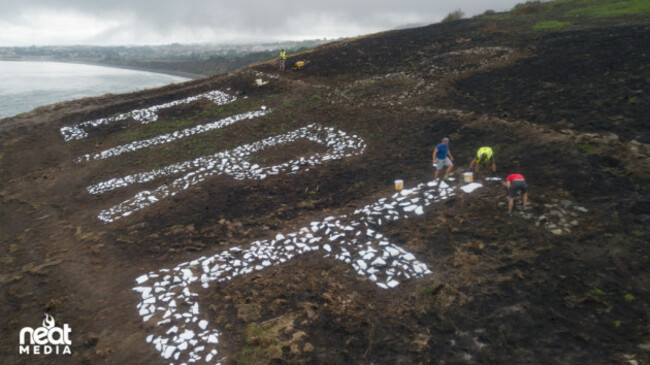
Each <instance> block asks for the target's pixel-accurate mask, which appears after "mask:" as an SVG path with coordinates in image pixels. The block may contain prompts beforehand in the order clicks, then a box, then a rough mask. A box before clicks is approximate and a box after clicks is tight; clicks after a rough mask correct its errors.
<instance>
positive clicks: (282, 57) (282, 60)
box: [280, 49, 287, 71]
mask: <svg viewBox="0 0 650 365" xmlns="http://www.w3.org/2000/svg"><path fill="white" fill-rule="evenodd" d="M286 61H287V51H285V50H284V49H282V50H281V51H280V71H284V63H285V62H286Z"/></svg>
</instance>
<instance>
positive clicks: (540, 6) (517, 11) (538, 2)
mask: <svg viewBox="0 0 650 365" xmlns="http://www.w3.org/2000/svg"><path fill="white" fill-rule="evenodd" d="M546 5H547V3H545V2H543V1H542V0H529V1H526V2H525V3H521V4H517V5H515V7H514V8H512V11H511V13H512V14H514V15H522V14H535V13H539V12H541V11H542V10H544V8H546Z"/></svg>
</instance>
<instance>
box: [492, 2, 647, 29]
mask: <svg viewBox="0 0 650 365" xmlns="http://www.w3.org/2000/svg"><path fill="white" fill-rule="evenodd" d="M648 15H650V0H555V1H548V2H547V1H539V0H529V1H525V2H522V3H520V4H517V5H515V6H514V7H513V8H512V10H511V11H509V12H507V13H494V12H489V11H488V12H486V13H485V14H484V15H482V16H481V18H483V19H485V20H488V21H499V22H500V23H501V25H500V26H501V27H502V28H503V27H506V28H510V29H511V30H524V29H526V28H527V29H531V28H532V29H533V30H534V31H556V30H564V29H565V28H567V27H570V28H572V29H575V28H582V27H585V26H587V27H589V26H590V25H594V24H598V25H601V26H602V23H603V21H605V22H608V23H611V22H616V21H617V20H616V18H617V17H636V18H639V17H647V16H648Z"/></svg>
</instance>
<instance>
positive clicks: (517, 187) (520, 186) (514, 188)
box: [508, 180, 528, 199]
mask: <svg viewBox="0 0 650 365" xmlns="http://www.w3.org/2000/svg"><path fill="white" fill-rule="evenodd" d="M518 191H521V193H522V194H525V193H527V192H528V184H526V182H525V181H523V180H515V181H513V182H512V183H511V184H510V194H508V198H509V199H514V198H516V197H517V192H518Z"/></svg>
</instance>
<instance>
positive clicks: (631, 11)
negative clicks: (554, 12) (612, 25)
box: [558, 0, 650, 18]
mask: <svg viewBox="0 0 650 365" xmlns="http://www.w3.org/2000/svg"><path fill="white" fill-rule="evenodd" d="M563 2H568V3H575V4H576V5H579V6H580V7H577V8H575V9H571V10H569V11H567V12H566V13H565V14H564V15H566V16H587V17H592V18H602V17H611V16H622V15H638V14H647V13H650V0H567V1H558V3H563Z"/></svg>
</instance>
